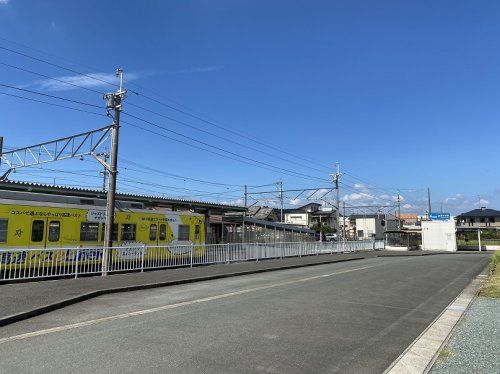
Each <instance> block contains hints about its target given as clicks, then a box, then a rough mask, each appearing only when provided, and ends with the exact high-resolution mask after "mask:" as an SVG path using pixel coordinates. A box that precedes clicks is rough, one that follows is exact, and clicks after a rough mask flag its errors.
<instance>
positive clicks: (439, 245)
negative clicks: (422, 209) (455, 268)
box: [422, 218, 457, 252]
mask: <svg viewBox="0 0 500 374" xmlns="http://www.w3.org/2000/svg"><path fill="white" fill-rule="evenodd" d="M455 231H456V227H455V220H454V219H453V218H451V219H450V220H447V221H422V249H423V250H424V251H450V252H456V250H457V238H456V234H455Z"/></svg>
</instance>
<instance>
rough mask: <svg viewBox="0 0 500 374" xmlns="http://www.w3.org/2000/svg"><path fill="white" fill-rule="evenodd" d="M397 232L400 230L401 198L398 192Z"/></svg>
mask: <svg viewBox="0 0 500 374" xmlns="http://www.w3.org/2000/svg"><path fill="white" fill-rule="evenodd" d="M398 230H401V198H400V196H399V190H398Z"/></svg>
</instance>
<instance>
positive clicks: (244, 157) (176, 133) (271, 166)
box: [122, 112, 325, 182]
mask: <svg viewBox="0 0 500 374" xmlns="http://www.w3.org/2000/svg"><path fill="white" fill-rule="evenodd" d="M123 114H125V115H128V116H129V117H131V118H134V119H136V120H138V121H141V122H144V123H146V124H149V125H151V126H154V127H157V128H159V129H162V130H164V131H167V132H170V133H172V134H175V135H177V136H180V137H182V138H185V139H188V140H191V141H193V142H196V143H199V144H202V145H204V146H206V147H210V148H214V149H217V150H219V151H222V152H224V153H228V154H230V155H233V156H236V157H239V158H242V159H244V160H247V161H250V162H253V163H256V164H260V165H264V166H267V167H268V168H273V169H275V170H273V171H276V170H279V171H282V172H285V173H287V174H288V175H291V174H290V173H292V175H291V176H295V177H300V178H305V179H316V180H321V181H323V182H324V181H325V180H324V179H321V178H318V177H314V176H310V175H307V174H304V173H299V172H296V171H292V170H289V169H285V168H281V167H279V166H274V165H271V164H268V163H266V162H263V161H258V160H255V159H252V158H250V157H247V156H242V155H238V154H237V153H234V152H231V151H228V150H226V149H224V148H221V147H218V146H214V145H211V144H209V143H206V142H203V141H201V140H197V139H195V138H193V137H190V136H187V135H184V134H181V133H179V132H177V131H174V130H171V129H168V128H166V127H164V126H160V125H158V124H156V123H154V122H151V121H148V120H146V119H143V118H140V117H137V116H134V115H132V114H130V113H128V112H123ZM122 122H123V121H122ZM124 123H125V122H124ZM128 124H129V125H132V126H136V127H139V126H137V125H133V124H131V123H128ZM139 128H142V129H143V130H144V128H143V127H139ZM153 133H154V132H153ZM156 134H157V135H159V134H158V133H156ZM162 136H163V135H162ZM167 138H169V137H167ZM169 139H172V140H175V141H178V142H181V143H184V144H188V145H190V146H193V147H195V148H199V149H203V150H205V151H207V150H206V149H205V148H201V147H196V146H194V145H193V144H189V143H186V142H182V141H180V140H178V139H174V138H169ZM212 153H214V152H212ZM215 154H218V155H220V154H219V153H215ZM224 157H225V155H224ZM233 159H234V158H233ZM241 161H243V160H241ZM254 166H257V165H254ZM268 170H269V169H268Z"/></svg>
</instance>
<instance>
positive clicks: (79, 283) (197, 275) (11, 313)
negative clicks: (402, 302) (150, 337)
mask: <svg viewBox="0 0 500 374" xmlns="http://www.w3.org/2000/svg"><path fill="white" fill-rule="evenodd" d="M439 253H445V252H422V251H412V252H394V251H375V252H373V251H370V252H357V253H341V254H325V255H319V256H307V257H291V258H284V259H273V260H263V261H259V262H242V263H232V264H219V265H210V266H198V267H195V268H178V269H166V270H157V271H148V272H144V273H126V274H114V275H111V276H108V277H100V276H93V277H86V278H78V279H73V278H65V279H54V280H43V281H38V282H25V283H11V284H3V285H0V292H1V295H2V302H1V303H0V326H3V325H7V324H10V323H13V322H16V321H20V320H23V319H26V318H30V317H34V316H36V315H40V314H43V313H47V312H50V311H52V310H55V309H58V308H62V307H64V306H67V305H71V304H75V303H77V302H80V301H83V300H87V299H90V298H93V297H96V296H100V295H104V294H109V293H115V292H123V291H131V290H138V289H145V288H153V287H162V286H168V285H174V284H180V283H189V282H196V281H203V280H209V279H216V278H224V277H231V276H236V275H244V274H251V273H258V272H265V271H271V270H279V269H290V268H294V267H301V266H310V265H317V264H323V263H331V262H338V261H349V260H354V259H363V258H371V257H376V256H422V255H431V254H439Z"/></svg>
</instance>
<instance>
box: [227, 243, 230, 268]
mask: <svg viewBox="0 0 500 374" xmlns="http://www.w3.org/2000/svg"><path fill="white" fill-rule="evenodd" d="M229 251H230V247H229V245H228V246H226V263H228V264H229V262H230V260H229Z"/></svg>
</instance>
